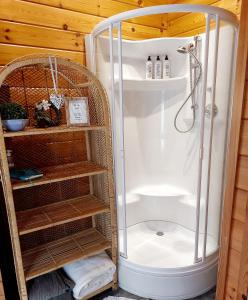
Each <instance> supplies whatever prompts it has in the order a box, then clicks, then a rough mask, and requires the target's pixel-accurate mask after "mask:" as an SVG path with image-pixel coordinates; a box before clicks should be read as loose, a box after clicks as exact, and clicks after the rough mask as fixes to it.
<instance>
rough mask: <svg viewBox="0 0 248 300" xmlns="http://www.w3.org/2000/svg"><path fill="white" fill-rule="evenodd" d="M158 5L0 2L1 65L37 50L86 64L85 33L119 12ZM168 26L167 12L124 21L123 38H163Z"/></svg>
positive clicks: (135, 1)
mask: <svg viewBox="0 0 248 300" xmlns="http://www.w3.org/2000/svg"><path fill="white" fill-rule="evenodd" d="M173 1H174V0H171V1H166V3H169V2H173ZM155 4H156V0H152V1H150V0H130V1H129V0H123V1H118V0H92V1H90V2H89V1H86V0H74V1H71V0H52V1H51V0H26V1H25V0H23V1H22V0H3V1H0V53H1V56H0V65H5V64H6V63H8V62H10V61H11V60H13V59H15V58H17V57H19V56H22V55H26V54H37V53H51V54H57V55H63V56H65V57H68V58H70V59H72V60H75V61H77V62H80V63H83V64H85V53H84V51H85V48H84V36H85V34H87V33H90V32H91V31H92V29H93V28H94V26H95V25H96V24H98V23H99V22H100V21H102V20H104V19H105V18H106V17H109V16H111V15H114V14H116V13H120V12H123V11H127V10H131V9H135V8H138V7H146V6H150V5H155ZM166 27H167V16H166V15H161V16H146V17H142V18H138V19H137V18H135V19H132V20H129V21H128V22H124V23H123V37H124V38H127V39H147V38H153V37H155V38H158V37H163V36H166V35H167V33H166ZM61 50H63V51H61Z"/></svg>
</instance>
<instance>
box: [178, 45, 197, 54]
mask: <svg viewBox="0 0 248 300" xmlns="http://www.w3.org/2000/svg"><path fill="white" fill-rule="evenodd" d="M194 47H195V46H194V44H192V43H190V44H187V45H186V46H181V47H178V48H177V52H178V53H181V54H187V53H189V52H190V51H191V50H193V49H194Z"/></svg>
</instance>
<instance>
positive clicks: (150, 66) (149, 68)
mask: <svg viewBox="0 0 248 300" xmlns="http://www.w3.org/2000/svg"><path fill="white" fill-rule="evenodd" d="M152 71H153V63H152V60H151V56H148V59H147V62H146V79H152Z"/></svg>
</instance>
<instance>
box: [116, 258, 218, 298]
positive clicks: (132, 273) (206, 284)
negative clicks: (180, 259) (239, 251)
mask: <svg viewBox="0 0 248 300" xmlns="http://www.w3.org/2000/svg"><path fill="white" fill-rule="evenodd" d="M217 262H218V253H216V254H215V255H211V257H209V258H208V259H206V261H205V262H204V263H199V264H197V265H198V266H197V265H194V266H192V270H190V271H189V268H178V269H177V271H176V269H175V270H174V272H173V274H171V272H170V270H169V269H168V270H167V269H158V272H157V273H156V272H155V270H154V268H153V270H151V271H149V268H144V269H143V270H142V268H141V267H140V266H135V264H132V263H130V262H128V260H126V259H124V258H122V257H120V259H119V286H120V287H121V288H122V289H123V290H125V291H127V292H129V293H132V294H134V295H137V296H139V297H144V298H149V299H156V300H181V299H189V298H194V297H197V296H199V295H202V294H204V293H206V292H207V291H208V290H210V289H212V288H213V287H214V286H215V284H216V274H217ZM196 266H197V268H196ZM175 271H176V272H175Z"/></svg>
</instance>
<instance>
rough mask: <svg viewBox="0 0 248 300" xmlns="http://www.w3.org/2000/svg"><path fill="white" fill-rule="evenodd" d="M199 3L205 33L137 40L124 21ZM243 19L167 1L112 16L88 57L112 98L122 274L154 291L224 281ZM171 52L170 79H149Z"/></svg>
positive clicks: (177, 293)
mask: <svg viewBox="0 0 248 300" xmlns="http://www.w3.org/2000/svg"><path fill="white" fill-rule="evenodd" d="M175 12H186V13H187V12H195V13H202V14H203V15H204V16H205V32H204V33H202V34H199V35H197V36H191V37H184V38H182V37H171V38H166V37H165V38H155V39H146V40H138V41H130V40H126V39H124V38H123V36H124V35H125V30H124V29H123V28H124V25H123V21H126V20H128V19H130V18H134V17H135V18H137V17H141V16H144V15H153V14H154V15H155V14H164V13H175ZM237 29H238V23H237V19H236V16H235V15H233V14H232V13H230V12H228V11H225V10H223V9H220V8H216V7H212V6H204V5H163V6H155V7H149V8H143V9H137V10H134V11H129V12H125V13H121V14H119V15H116V16H113V17H111V18H109V19H106V20H105V21H103V22H102V23H100V24H99V25H97V26H96V27H95V29H94V30H93V32H92V34H91V35H89V36H88V37H87V39H86V42H87V43H86V48H87V63H88V66H90V68H91V70H92V71H93V72H94V73H95V74H96V75H97V76H98V78H99V79H100V80H101V81H102V83H103V84H104V86H105V88H106V91H107V93H108V95H109V99H110V107H111V115H112V127H113V135H112V138H113V146H114V163H115V180H116V203H117V212H118V226H119V227H118V230H119V232H118V234H119V254H120V257H119V283H120V286H121V287H122V288H123V289H125V290H127V291H129V292H131V293H134V294H136V295H139V296H142V297H146V298H151V299H187V298H191V297H195V296H197V295H200V294H202V293H204V292H206V291H207V290H209V289H211V288H212V287H213V286H214V285H215V281H216V272H217V263H218V247H219V235H220V220H221V206H222V198H223V188H224V179H225V178H224V174H225V154H226V145H227V143H228V132H229V121H230V118H231V109H232V84H233V78H232V77H233V74H234V69H235V57H236V40H237ZM149 55H150V56H152V58H154V57H156V56H157V55H161V58H164V56H165V55H168V57H169V60H170V65H171V74H170V78H167V79H150V80H147V79H145V62H146V59H147V57H148V56H149Z"/></svg>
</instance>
